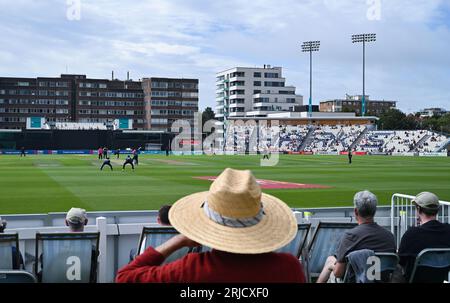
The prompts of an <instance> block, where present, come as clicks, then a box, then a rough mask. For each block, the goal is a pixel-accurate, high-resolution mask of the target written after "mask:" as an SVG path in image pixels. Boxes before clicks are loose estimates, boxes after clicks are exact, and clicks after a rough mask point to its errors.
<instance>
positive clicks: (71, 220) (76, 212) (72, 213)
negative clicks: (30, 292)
mask: <svg viewBox="0 0 450 303" xmlns="http://www.w3.org/2000/svg"><path fill="white" fill-rule="evenodd" d="M65 223H66V226H68V227H69V231H70V232H71V233H81V232H84V227H85V226H86V225H87V224H88V217H87V214H86V210H85V209H82V208H75V207H72V208H71V209H70V210H69V211H68V212H67V214H66V220H65ZM97 259H98V255H97V250H96V249H95V247H92V256H91V262H92V266H91V274H90V275H91V278H92V280H91V281H90V282H91V283H95V282H96V281H97ZM39 260H40V264H41V269H42V267H43V263H42V261H43V258H42V254H41V255H40V256H39ZM37 278H38V281H41V280H42V272H38V273H37Z"/></svg>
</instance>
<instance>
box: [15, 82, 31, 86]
mask: <svg viewBox="0 0 450 303" xmlns="http://www.w3.org/2000/svg"><path fill="white" fill-rule="evenodd" d="M17 86H30V83H29V82H17Z"/></svg>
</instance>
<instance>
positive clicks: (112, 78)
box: [111, 71, 114, 81]
mask: <svg viewBox="0 0 450 303" xmlns="http://www.w3.org/2000/svg"><path fill="white" fill-rule="evenodd" d="M111 81H114V71H112V72H111Z"/></svg>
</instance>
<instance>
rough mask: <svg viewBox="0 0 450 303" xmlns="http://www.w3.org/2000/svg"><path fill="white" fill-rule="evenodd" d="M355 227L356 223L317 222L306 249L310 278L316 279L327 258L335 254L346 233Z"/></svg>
mask: <svg viewBox="0 0 450 303" xmlns="http://www.w3.org/2000/svg"><path fill="white" fill-rule="evenodd" d="M355 226H357V224H356V223H327V222H319V224H318V225H317V228H316V231H315V233H314V236H313V238H312V240H311V242H310V243H309V247H308V270H309V273H310V277H318V276H319V274H320V273H321V271H322V269H323V266H324V265H325V262H326V260H327V258H328V257H329V256H332V255H334V254H335V253H336V250H337V247H338V245H339V243H340V241H341V239H342V237H343V235H344V234H345V232H346V231H348V230H350V229H352V228H354V227H355Z"/></svg>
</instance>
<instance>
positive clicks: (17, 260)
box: [0, 217, 25, 269]
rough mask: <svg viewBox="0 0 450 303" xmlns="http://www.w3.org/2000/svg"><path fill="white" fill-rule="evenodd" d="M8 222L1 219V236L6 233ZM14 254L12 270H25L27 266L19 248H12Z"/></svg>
mask: <svg viewBox="0 0 450 303" xmlns="http://www.w3.org/2000/svg"><path fill="white" fill-rule="evenodd" d="M6 225H7V222H6V220H3V219H2V218H1V217H0V234H2V233H4V232H5V229H6ZM11 253H12V269H23V268H25V265H24V263H23V257H22V254H21V253H20V251H19V250H18V249H17V247H15V246H12V247H11Z"/></svg>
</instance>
